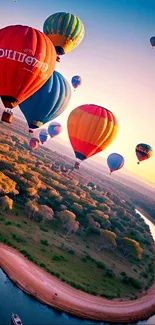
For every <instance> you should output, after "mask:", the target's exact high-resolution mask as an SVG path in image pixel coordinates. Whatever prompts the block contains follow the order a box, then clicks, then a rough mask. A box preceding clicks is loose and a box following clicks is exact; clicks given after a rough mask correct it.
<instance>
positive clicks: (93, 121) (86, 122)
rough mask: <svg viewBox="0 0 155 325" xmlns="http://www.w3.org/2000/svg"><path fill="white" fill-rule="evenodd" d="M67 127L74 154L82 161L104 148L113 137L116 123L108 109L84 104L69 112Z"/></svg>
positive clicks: (115, 132) (115, 131) (116, 129)
mask: <svg viewBox="0 0 155 325" xmlns="http://www.w3.org/2000/svg"><path fill="white" fill-rule="evenodd" d="M67 128H68V135H69V139H70V142H71V145H72V147H73V150H74V152H75V156H76V158H77V159H79V160H80V161H82V160H85V159H87V158H89V157H91V156H93V155H96V154H97V153H99V152H100V151H102V150H104V149H105V148H106V147H107V146H108V145H109V144H110V143H111V142H112V141H113V140H114V139H115V137H116V134H117V131H118V123H117V119H116V117H115V116H114V114H113V113H112V112H111V111H109V110H108V109H106V108H104V107H101V106H98V105H93V104H86V105H82V106H79V107H77V108H75V109H74V110H73V111H72V112H71V113H70V115H69V117H68V121H67Z"/></svg>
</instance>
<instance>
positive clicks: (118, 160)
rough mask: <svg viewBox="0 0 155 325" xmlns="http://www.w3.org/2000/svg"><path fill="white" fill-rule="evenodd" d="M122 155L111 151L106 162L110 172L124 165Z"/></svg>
mask: <svg viewBox="0 0 155 325" xmlns="http://www.w3.org/2000/svg"><path fill="white" fill-rule="evenodd" d="M124 162H125V160H124V157H123V156H121V155H120V154H118V153H111V154H110V155H109V156H108V158H107V164H108V167H109V169H110V174H111V173H112V172H114V171H116V170H119V169H121V168H122V167H123V166H124Z"/></svg>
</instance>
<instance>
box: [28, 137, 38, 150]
mask: <svg viewBox="0 0 155 325" xmlns="http://www.w3.org/2000/svg"><path fill="white" fill-rule="evenodd" d="M38 145H39V140H38V139H37V138H31V139H30V141H29V146H30V148H31V149H32V150H34V149H36V148H37V147H38Z"/></svg>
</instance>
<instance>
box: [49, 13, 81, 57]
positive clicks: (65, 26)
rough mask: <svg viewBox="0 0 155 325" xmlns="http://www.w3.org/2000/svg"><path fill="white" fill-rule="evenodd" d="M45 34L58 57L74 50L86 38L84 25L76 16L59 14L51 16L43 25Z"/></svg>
mask: <svg viewBox="0 0 155 325" xmlns="http://www.w3.org/2000/svg"><path fill="white" fill-rule="evenodd" d="M43 31H44V33H45V34H46V35H47V36H48V37H49V38H50V40H51V41H52V43H53V44H54V46H55V49H56V52H57V54H58V55H63V54H66V53H68V52H70V51H72V50H74V49H75V48H76V47H77V46H78V45H79V44H80V43H81V41H82V39H83V37H84V33H85V30H84V25H83V23H82V21H81V20H80V19H79V18H78V17H77V16H75V15H73V14H70V13H66V12H58V13H55V14H53V15H51V16H49V17H48V18H47V19H46V20H45V22H44V25H43Z"/></svg>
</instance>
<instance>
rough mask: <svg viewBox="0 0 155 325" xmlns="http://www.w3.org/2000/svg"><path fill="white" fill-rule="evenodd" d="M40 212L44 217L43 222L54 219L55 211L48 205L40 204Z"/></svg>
mask: <svg viewBox="0 0 155 325" xmlns="http://www.w3.org/2000/svg"><path fill="white" fill-rule="evenodd" d="M38 214H39V215H40V216H41V217H42V222H45V221H52V219H53V216H54V211H53V209H52V208H50V207H49V206H48V205H40V206H39V213H38Z"/></svg>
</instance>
